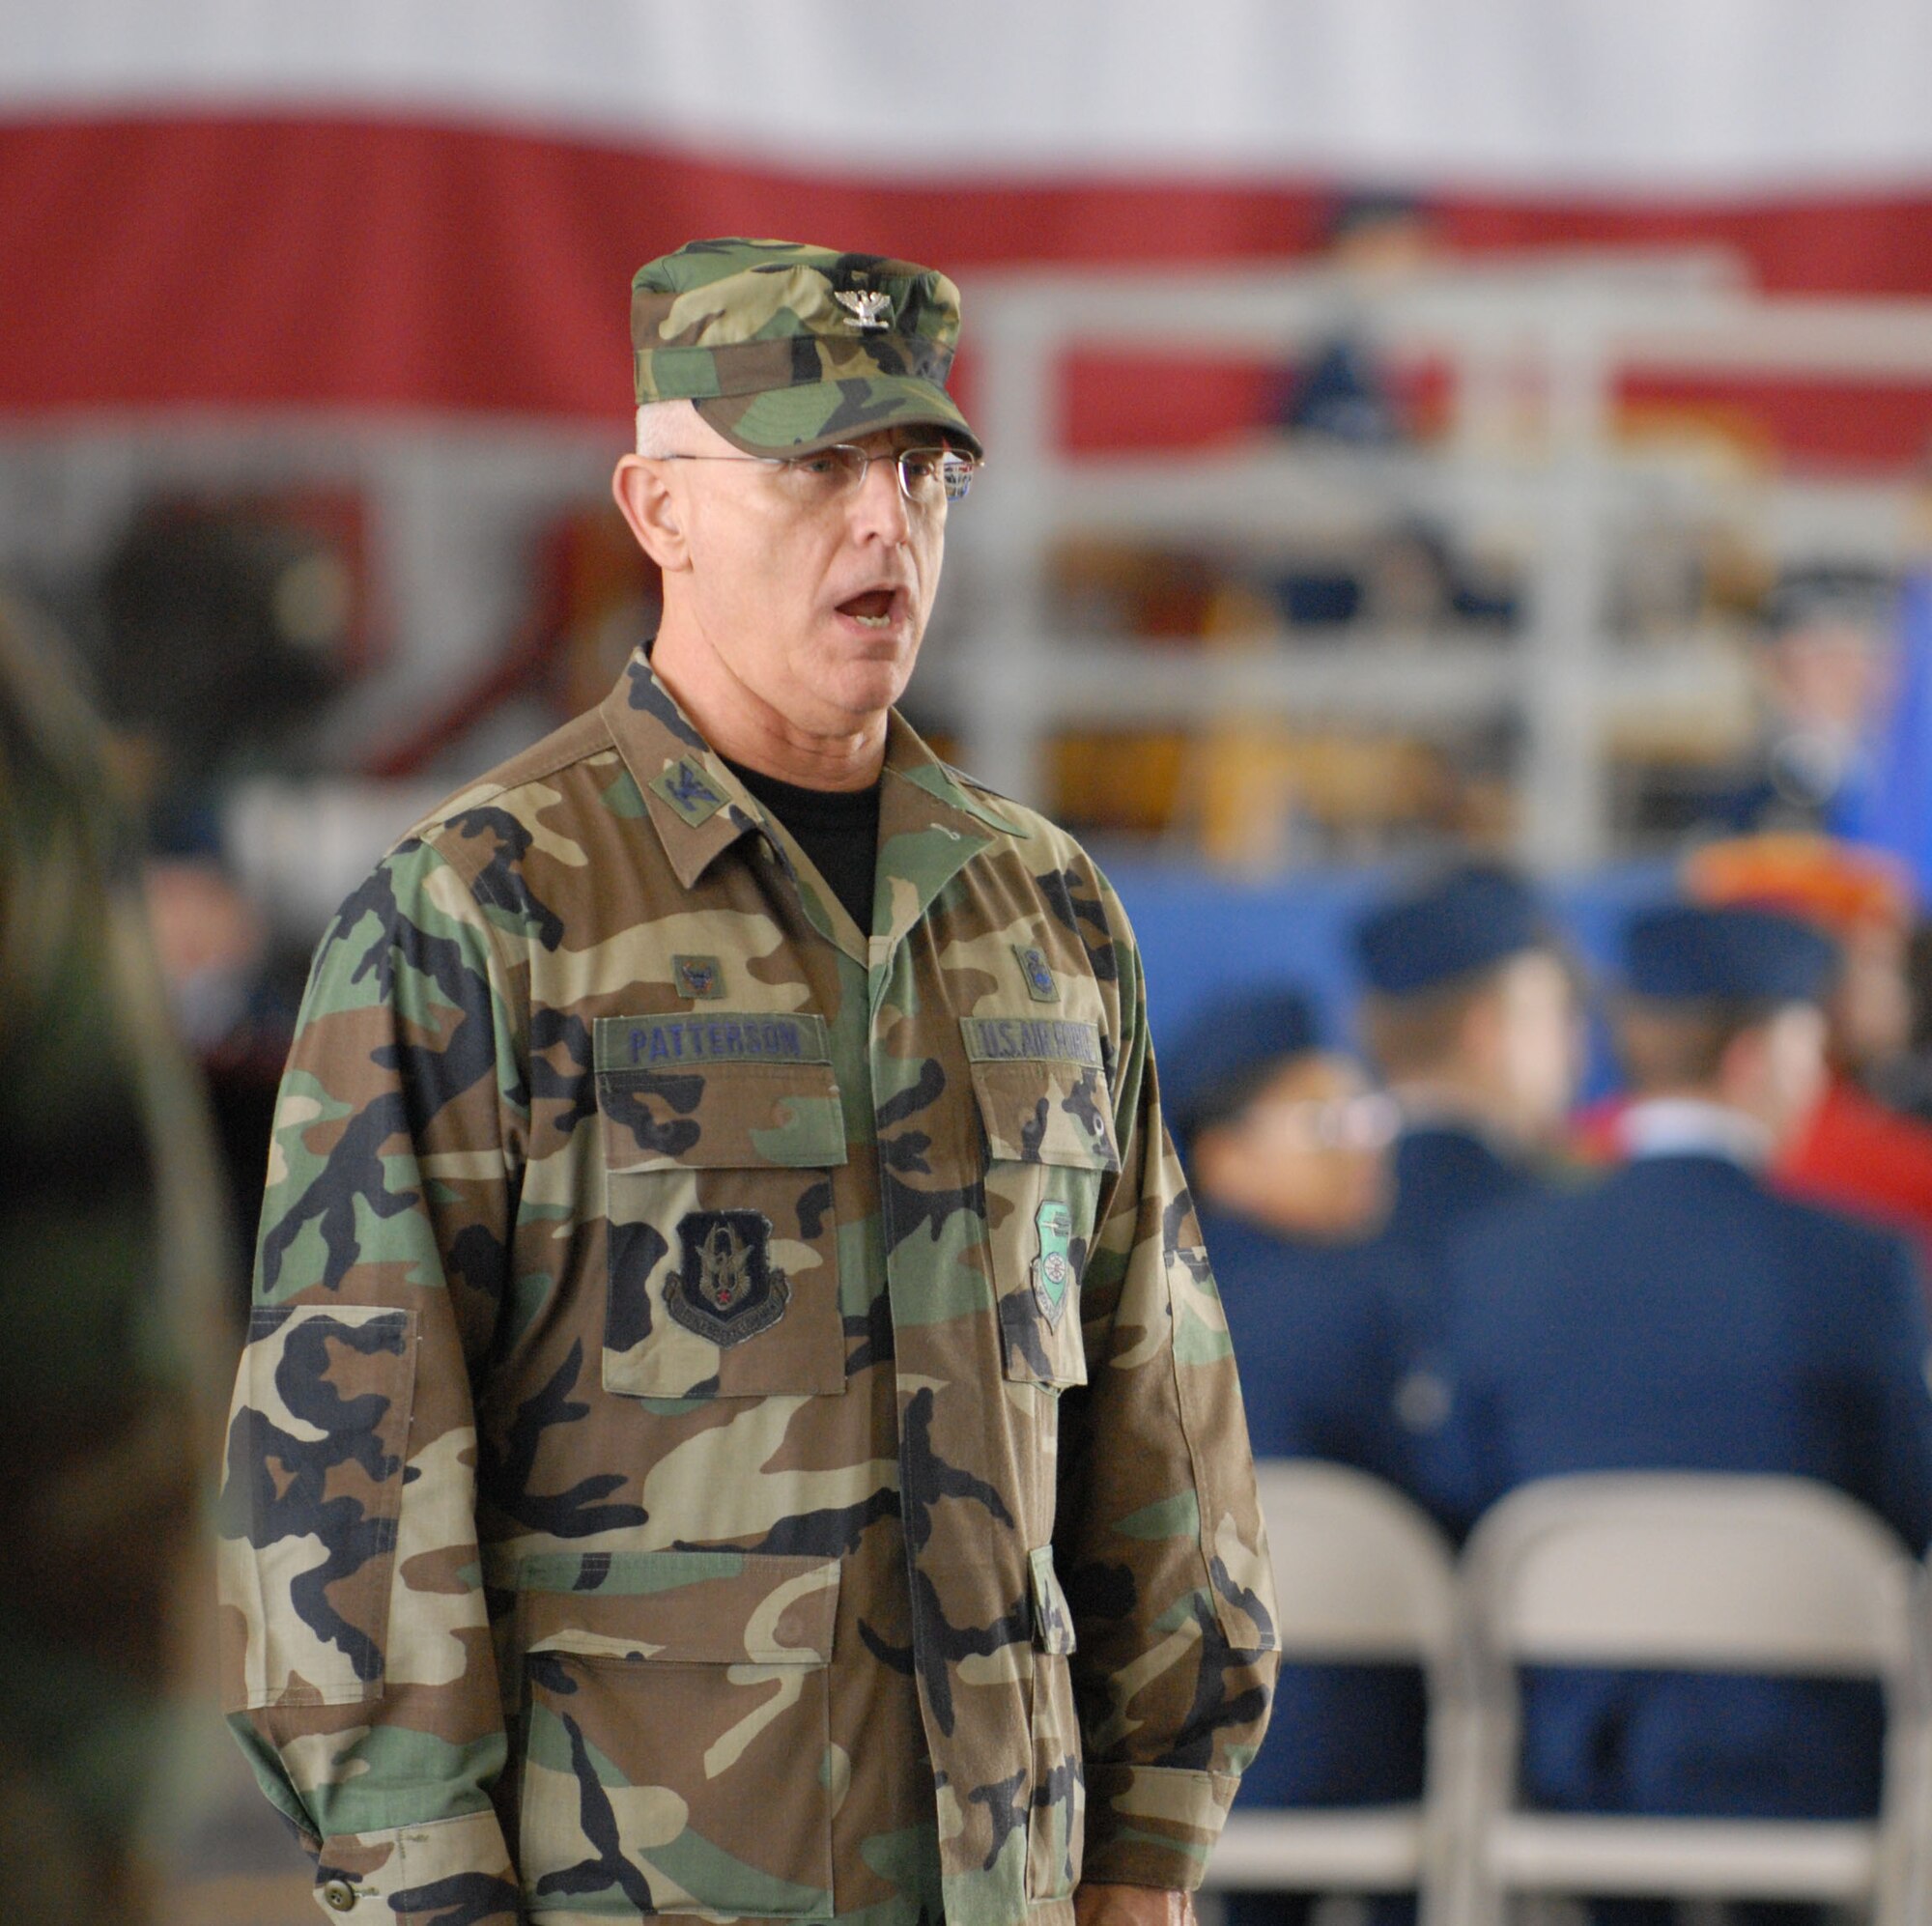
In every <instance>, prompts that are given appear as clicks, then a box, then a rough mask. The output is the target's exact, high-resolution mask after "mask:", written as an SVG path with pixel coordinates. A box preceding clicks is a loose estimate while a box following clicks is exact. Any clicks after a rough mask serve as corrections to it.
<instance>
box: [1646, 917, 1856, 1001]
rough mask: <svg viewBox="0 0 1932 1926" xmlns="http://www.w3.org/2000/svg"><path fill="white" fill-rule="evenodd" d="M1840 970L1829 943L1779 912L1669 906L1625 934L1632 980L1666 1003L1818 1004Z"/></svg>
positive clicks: (1804, 924) (1836, 957) (1812, 930)
mask: <svg viewBox="0 0 1932 1926" xmlns="http://www.w3.org/2000/svg"><path fill="white" fill-rule="evenodd" d="M1837 963H1838V952H1837V949H1836V947H1835V946H1834V945H1833V942H1832V940H1831V938H1830V937H1828V936H1826V935H1824V934H1823V933H1822V932H1821V931H1819V930H1818V929H1816V928H1815V927H1813V926H1812V925H1811V924H1810V923H1806V922H1800V921H1798V919H1797V918H1796V917H1787V916H1780V915H1779V914H1777V912H1776V911H1775V910H1755V909H1747V908H1743V907H1741V906H1733V907H1726V908H1709V907H1707V906H1705V905H1704V904H1702V903H1666V904H1665V905H1663V906H1662V908H1661V909H1652V910H1645V911H1642V912H1641V913H1639V914H1638V915H1637V916H1634V917H1633V918H1632V919H1631V921H1630V925H1629V927H1628V929H1627V930H1626V931H1625V933H1624V979H1625V981H1626V982H1627V983H1628V984H1629V986H1630V988H1631V990H1632V991H1633V992H1634V994H1635V995H1637V996H1640V997H1651V998H1654V999H1656V1000H1657V1001H1658V1002H1660V1003H1704V1002H1711V1001H1722V1002H1725V1003H1816V1002H1818V1001H1819V1000H1820V998H1822V997H1823V996H1824V995H1825V992H1826V991H1827V989H1828V988H1829V987H1830V985H1831V980H1832V977H1833V973H1834V971H1835V970H1836V968H1837Z"/></svg>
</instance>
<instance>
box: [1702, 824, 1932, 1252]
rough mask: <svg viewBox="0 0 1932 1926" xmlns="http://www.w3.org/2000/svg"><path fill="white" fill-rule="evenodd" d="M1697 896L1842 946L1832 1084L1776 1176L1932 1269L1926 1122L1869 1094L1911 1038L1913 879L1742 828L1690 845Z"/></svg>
mask: <svg viewBox="0 0 1932 1926" xmlns="http://www.w3.org/2000/svg"><path fill="white" fill-rule="evenodd" d="M1684 878H1685V887H1686V890H1687V892H1689V894H1690V895H1691V896H1692V897H1693V898H1694V899H1696V900H1697V901H1699V902H1705V903H1740V904H1747V905H1750V906H1752V907H1755V908H1758V909H1768V910H1777V911H1781V912H1783V913H1784V914H1786V915H1789V916H1795V917H1799V918H1801V919H1803V920H1804V921H1806V922H1808V923H1811V924H1813V925H1814V926H1815V927H1816V928H1818V929H1820V930H1821V931H1823V932H1824V934H1825V935H1827V936H1828V937H1830V938H1831V939H1832V940H1833V942H1834V943H1835V944H1836V945H1837V948H1838V951H1839V957H1840V964H1839V969H1838V973H1837V978H1836V981H1835V983H1834V985H1833V990H1832V993H1831V996H1830V999H1829V1001H1828V1002H1827V1004H1826V1006H1825V1015H1826V1020H1827V1024H1828V1030H1827V1042H1826V1050H1827V1056H1828V1059H1829V1062H1830V1066H1831V1080H1830V1082H1829V1083H1828V1085H1827V1087H1826V1090H1825V1094H1824V1097H1823V1099H1822V1100H1821V1101H1820V1103H1819V1104H1818V1106H1817V1108H1816V1109H1815V1110H1814V1111H1813V1112H1812V1114H1811V1119H1810V1121H1809V1122H1808V1123H1807V1124H1806V1126H1805V1127H1804V1129H1802V1130H1801V1131H1799V1132H1798V1133H1797V1135H1796V1136H1795V1137H1794V1138H1793V1139H1792V1141H1791V1142H1790V1144H1788V1145H1787V1146H1786V1147H1784V1149H1783V1150H1782V1152H1781V1153H1780V1154H1779V1156H1778V1159H1777V1163H1776V1167H1775V1169H1774V1171H1773V1174H1772V1175H1773V1180H1774V1181H1775V1182H1776V1185H1777V1187H1778V1188H1779V1189H1780V1190H1783V1191H1786V1192H1788V1193H1789V1194H1790V1195H1791V1196H1793V1197H1803V1198H1809V1199H1811V1200H1812V1201H1813V1202H1815V1203H1818V1204H1832V1205H1833V1206H1835V1207H1836V1208H1838V1209H1840V1210H1847V1211H1850V1212H1851V1213H1852V1214H1853V1215H1854V1216H1857V1217H1866V1218H1870V1219H1872V1220H1873V1221H1875V1222H1877V1223H1881V1224H1887V1225H1889V1226H1890V1227H1891V1228H1892V1229H1894V1230H1896V1231H1899V1232H1902V1233H1904V1234H1905V1235H1907V1236H1909V1237H1910V1238H1912V1239H1913V1241H1914V1242H1915V1243H1916V1244H1917V1246H1918V1253H1919V1260H1920V1264H1921V1268H1924V1267H1925V1266H1927V1265H1932V1123H1926V1122H1924V1121H1922V1120H1921V1119H1918V1118H1914V1117H1907V1116H1904V1115H1902V1114H1900V1113H1899V1112H1898V1111H1896V1110H1893V1109H1892V1108H1890V1107H1889V1105H1888V1104H1886V1103H1884V1102H1882V1101H1881V1100H1880V1099H1879V1098H1878V1097H1877V1096H1875V1095H1873V1094H1872V1093H1871V1090H1872V1087H1873V1086H1874V1085H1875V1084H1876V1083H1877V1082H1878V1081H1879V1080H1880V1079H1881V1078H1882V1077H1883V1076H1884V1074H1885V1072H1886V1071H1887V1070H1888V1069H1889V1067H1890V1066H1891V1065H1892V1064H1893V1063H1894V1062H1897V1061H1898V1060H1900V1059H1901V1058H1902V1057H1904V1055H1905V1054H1906V1052H1907V1050H1908V1048H1909V1047H1910V1044H1911V1041H1912V1023H1913V1007H1912V986H1911V983H1910V981H1909V979H1908V977H1907V963H1908V957H1909V949H1908V946H1909V942H1910V937H1911V931H1912V909H1913V904H1912V887H1911V884H1910V882H1909V881H1908V880H1907V877H1906V875H1905V872H1904V870H1903V868H1902V867H1901V866H1900V865H1899V864H1897V863H1895V862H1894V861H1893V860H1892V859H1891V858H1890V857H1889V856H1888V855H1886V854H1885V853H1884V852H1882V851H1879V850H1875V849H1867V848H1863V847H1861V846H1860V845H1859V844H1856V843H1850V842H1840V841H1836V840H1834V839H1833V838H1832V837H1829V836H1740V837H1735V838H1732V839H1730V840H1728V841H1724V842H1717V843H1711V844H1708V845H1707V846H1705V847H1704V848H1702V849H1700V850H1697V851H1695V852H1694V853H1693V854H1692V855H1691V857H1690V860H1689V862H1688V863H1687V864H1685V870H1684Z"/></svg>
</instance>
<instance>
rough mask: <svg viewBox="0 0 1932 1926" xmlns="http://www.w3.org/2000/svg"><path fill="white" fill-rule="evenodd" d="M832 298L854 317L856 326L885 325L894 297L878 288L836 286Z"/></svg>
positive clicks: (890, 314)
mask: <svg viewBox="0 0 1932 1926" xmlns="http://www.w3.org/2000/svg"><path fill="white" fill-rule="evenodd" d="M832 298H833V299H834V300H836V301H837V302H838V305H839V306H840V307H842V308H843V309H844V310H845V312H846V313H847V314H849V315H850V316H851V317H852V326H854V327H861V328H867V327H881V328H882V327H885V326H889V324H890V321H891V316H892V311H893V297H892V296H891V295H888V294H884V293H882V292H881V291H880V290H878V289H877V288H835V289H834V290H833V291H832Z"/></svg>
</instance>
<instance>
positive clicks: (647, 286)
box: [631, 240, 981, 455]
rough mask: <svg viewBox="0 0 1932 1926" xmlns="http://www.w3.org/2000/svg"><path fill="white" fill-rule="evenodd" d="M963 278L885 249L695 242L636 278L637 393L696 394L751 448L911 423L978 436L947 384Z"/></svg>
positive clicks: (667, 397)
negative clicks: (958, 283) (957, 280)
mask: <svg viewBox="0 0 1932 1926" xmlns="http://www.w3.org/2000/svg"><path fill="white" fill-rule="evenodd" d="M958 340H959V291H958V289H956V288H955V287H954V286H953V285H952V282H951V281H949V280H948V279H947V278H946V276H945V275H944V274H939V273H935V272H934V271H933V270H932V269H930V268H922V267H920V266H919V265H918V264H917V263H915V262H911V261H894V260H890V259H888V258H886V257H885V256H882V255H877V254H840V253H838V252H836V251H834V250H833V249H831V248H826V247H805V246H800V245H799V244H798V243H796V242H794V241H739V240H724V241H691V242H690V243H689V244H688V245H686V246H683V247H680V248H679V249H678V250H677V252H676V253H674V254H664V255H660V256H659V257H658V259H657V260H655V261H648V262H646V263H645V264H644V266H643V267H641V268H639V269H638V271H637V273H636V275H635V276H634V277H633V279H632V281H631V347H632V359H633V361H634V363H635V366H636V376H637V389H638V403H639V407H641V406H642V405H643V404H644V403H646V402H655V401H684V400H689V401H691V402H694V403H696V408H697V411H698V413H699V414H701V415H702V416H703V417H704V419H705V420H706V421H708V422H709V423H710V424H711V426H712V427H713V428H715V429H717V431H718V432H719V433H720V434H721V435H723V436H724V437H725V439H726V440H727V441H729V442H731V443H732V444H733V445H734V446H736V447H739V448H742V449H743V450H744V451H745V452H746V453H747V454H751V455H798V454H805V453H808V452H810V450H811V449H813V448H823V447H827V446H829V445H830V444H831V443H832V442H834V441H850V440H853V439H857V438H858V437H860V436H864V435H870V434H873V433H875V432H876V431H877V430H879V429H881V428H896V427H899V426H901V425H912V426H918V427H932V428H939V429H943V430H945V431H946V433H947V434H948V435H949V436H950V437H951V438H952V439H954V440H957V441H959V442H962V443H963V444H964V445H965V446H967V447H968V448H970V449H971V450H972V452H973V453H974V454H976V455H977V454H979V453H980V452H981V450H980V440H979V438H978V437H977V436H976V435H975V434H974V433H973V431H972V429H971V428H969V427H968V426H967V424H966V417H965V416H964V415H963V414H961V413H960V412H959V410H958V408H957V407H956V406H955V405H954V403H953V401H952V397H951V396H950V395H949V394H948V393H947V392H946V376H947V371H948V370H949V369H950V368H951V367H952V352H953V349H954V348H955V347H956V346H957V344H958Z"/></svg>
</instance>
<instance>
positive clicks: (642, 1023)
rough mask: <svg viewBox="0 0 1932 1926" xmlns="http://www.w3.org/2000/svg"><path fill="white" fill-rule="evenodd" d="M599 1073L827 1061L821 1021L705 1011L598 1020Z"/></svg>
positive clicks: (794, 1014)
mask: <svg viewBox="0 0 1932 1926" xmlns="http://www.w3.org/2000/svg"><path fill="white" fill-rule="evenodd" d="M595 1050H596V1059H597V1067H598V1069H600V1070H665V1069H696V1068H701V1067H702V1066H703V1065H704V1064H706V1063H829V1062H831V1061H832V1044H831V1040H830V1038H829V1037H828V1036H827V1034H826V1029H825V1019H824V1018H823V1017H822V1016H811V1015H810V1014H807V1013H805V1012H803V1011H785V1012H782V1013H780V1012H773V1011H763V1010H728V1009H720V1010H706V1011H705V1012H704V1014H703V1015H702V1016H697V1015H692V1016H681V1015H678V1016H600V1017H599V1018H598V1019H597V1034H596V1040H595Z"/></svg>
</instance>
